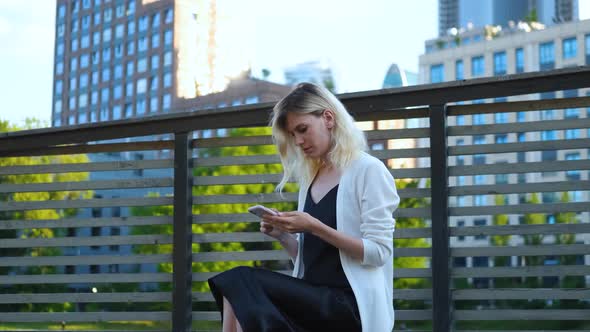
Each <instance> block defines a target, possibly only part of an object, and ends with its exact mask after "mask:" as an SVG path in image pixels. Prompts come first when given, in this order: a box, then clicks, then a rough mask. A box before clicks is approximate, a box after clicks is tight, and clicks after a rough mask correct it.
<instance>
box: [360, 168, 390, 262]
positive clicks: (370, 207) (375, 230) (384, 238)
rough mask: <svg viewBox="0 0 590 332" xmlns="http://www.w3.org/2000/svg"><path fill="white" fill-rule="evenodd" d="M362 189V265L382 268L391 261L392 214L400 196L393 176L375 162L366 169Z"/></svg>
mask: <svg viewBox="0 0 590 332" xmlns="http://www.w3.org/2000/svg"><path fill="white" fill-rule="evenodd" d="M363 179H364V181H363V183H362V186H361V188H360V189H361V205H360V208H361V226H360V231H361V237H362V241H363V260H362V262H361V264H362V265H367V266H382V265H384V264H385V263H386V262H387V261H388V260H390V259H392V258H393V232H394V230H395V219H394V218H393V211H395V209H396V208H397V206H398V205H399V196H398V194H397V190H396V188H395V181H394V179H393V176H392V175H391V173H390V172H389V170H388V169H387V167H385V165H384V164H383V163H382V162H381V161H379V160H374V161H373V162H371V163H370V165H369V166H368V167H366V169H365V173H364V176H363Z"/></svg>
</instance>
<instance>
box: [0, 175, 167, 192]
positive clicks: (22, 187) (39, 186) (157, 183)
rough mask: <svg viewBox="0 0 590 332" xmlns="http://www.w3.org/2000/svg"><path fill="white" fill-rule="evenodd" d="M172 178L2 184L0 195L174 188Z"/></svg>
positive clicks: (0, 185)
mask: <svg viewBox="0 0 590 332" xmlns="http://www.w3.org/2000/svg"><path fill="white" fill-rule="evenodd" d="M172 180H173V179H172V178H144V179H129V180H101V181H78V182H53V183H26V184H0V193H15V192H39V191H71V190H99V189H130V188H161V187H172V186H173V181H172Z"/></svg>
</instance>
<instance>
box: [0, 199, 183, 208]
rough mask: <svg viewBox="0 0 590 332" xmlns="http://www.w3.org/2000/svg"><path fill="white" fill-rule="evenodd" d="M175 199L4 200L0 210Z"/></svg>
mask: <svg viewBox="0 0 590 332" xmlns="http://www.w3.org/2000/svg"><path fill="white" fill-rule="evenodd" d="M173 200H174V199H173V198H172V197H144V198H99V199H78V200H61V201H27V202H3V204H2V205H1V206H0V211H20V210H46V209H68V208H86V207H113V206H154V205H172V202H173Z"/></svg>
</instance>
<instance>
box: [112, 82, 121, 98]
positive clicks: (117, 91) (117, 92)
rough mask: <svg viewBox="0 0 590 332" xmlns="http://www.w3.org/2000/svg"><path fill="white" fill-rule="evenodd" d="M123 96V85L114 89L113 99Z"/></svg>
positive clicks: (118, 85)
mask: <svg viewBox="0 0 590 332" xmlns="http://www.w3.org/2000/svg"><path fill="white" fill-rule="evenodd" d="M122 96H123V86H121V84H116V85H115V86H114V87H113V98H114V99H119V98H121V97H122Z"/></svg>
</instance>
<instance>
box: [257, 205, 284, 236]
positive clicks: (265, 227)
mask: <svg viewBox="0 0 590 332" xmlns="http://www.w3.org/2000/svg"><path fill="white" fill-rule="evenodd" d="M271 210H273V211H275V212H277V213H280V212H279V211H278V210H277V209H274V208H273V209H271ZM260 231H261V232H262V233H264V234H266V235H268V236H271V237H273V238H275V239H277V240H278V239H279V238H280V237H281V236H282V235H283V233H285V232H283V231H281V230H280V229H278V228H276V227H273V226H272V225H271V224H269V223H267V222H264V221H262V220H261V221H260Z"/></svg>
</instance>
